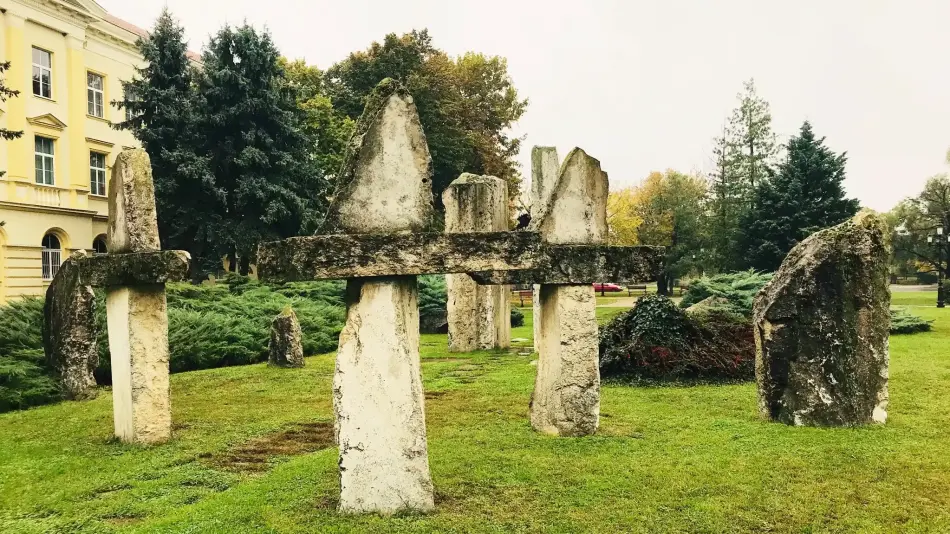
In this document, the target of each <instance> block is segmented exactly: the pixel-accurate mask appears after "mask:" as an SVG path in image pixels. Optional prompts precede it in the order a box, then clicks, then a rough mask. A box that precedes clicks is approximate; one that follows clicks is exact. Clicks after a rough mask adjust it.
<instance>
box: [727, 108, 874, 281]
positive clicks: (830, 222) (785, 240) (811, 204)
mask: <svg viewBox="0 0 950 534" xmlns="http://www.w3.org/2000/svg"><path fill="white" fill-rule="evenodd" d="M846 162H847V155H846V154H845V153H841V154H835V153H834V152H833V151H832V150H831V149H829V148H828V147H826V146H825V138H824V137H822V138H820V139H819V138H816V137H815V134H814V132H813V131H812V127H811V124H810V123H809V122H808V121H805V123H804V124H802V126H801V130H800V131H799V133H798V135H797V136H795V137H792V138H791V140H790V141H789V144H788V153H787V157H786V159H785V161H783V162H782V163H781V164H780V165H779V166H778V169H777V172H776V174H775V176H774V177H773V178H771V179H770V180H766V181H763V182H760V183H759V184H758V186H757V187H756V189H755V194H754V196H753V202H752V207H751V209H750V210H749V211H747V212H746V213H745V214H744V215H743V216H742V218H741V222H740V239H739V244H740V248H741V249H742V250H743V251H744V252H745V262H746V265H747V266H748V267H751V268H754V269H758V270H765V271H773V270H775V269H778V267H779V266H780V265H781V263H782V260H783V259H784V258H785V255H786V254H788V252H789V251H790V250H791V249H792V247H794V246H795V245H796V244H797V243H798V242H799V241H801V240H802V239H804V238H806V237H808V236H809V235H811V234H812V233H814V232H816V231H818V230H821V229H822V228H826V227H829V226H834V225H836V224H840V223H842V222H844V221H846V220H847V219H849V218H851V217H852V216H854V214H855V213H857V211H858V209H859V208H860V205H859V202H858V201H857V200H856V199H849V198H846V197H845V192H844V184H843V182H844V179H845V163H846Z"/></svg>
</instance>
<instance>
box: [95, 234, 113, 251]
mask: <svg viewBox="0 0 950 534" xmlns="http://www.w3.org/2000/svg"><path fill="white" fill-rule="evenodd" d="M92 252H93V253H94V254H105V253H107V252H109V250H108V249H107V248H106V239H105V238H104V237H102V236H99V237H97V238H95V239H93V240H92Z"/></svg>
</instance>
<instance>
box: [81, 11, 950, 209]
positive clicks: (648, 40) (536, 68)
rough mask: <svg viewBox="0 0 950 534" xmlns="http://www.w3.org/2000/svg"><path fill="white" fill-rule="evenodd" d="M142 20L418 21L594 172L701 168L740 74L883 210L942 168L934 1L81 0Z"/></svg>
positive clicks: (324, 40)
mask: <svg viewBox="0 0 950 534" xmlns="http://www.w3.org/2000/svg"><path fill="white" fill-rule="evenodd" d="M98 1H99V3H100V4H101V5H102V6H103V7H104V8H106V9H107V10H109V11H110V12H111V13H112V14H114V15H116V16H118V17H120V18H123V19H125V20H128V21H129V22H132V23H134V24H136V25H139V26H142V27H144V28H151V27H152V25H153V22H154V20H155V18H156V17H157V16H158V14H159V13H160V11H161V9H162V7H163V6H165V5H168V7H169V8H170V9H171V11H172V13H174V15H175V16H176V17H177V18H178V19H179V21H180V22H181V23H182V24H183V26H184V27H185V28H186V30H187V34H188V38H189V40H190V46H191V48H192V49H193V50H195V51H200V50H201V47H202V46H203V45H204V43H205V42H206V41H207V39H208V36H209V35H210V34H211V33H213V32H214V31H216V30H217V29H218V28H220V27H221V26H222V25H224V24H226V23H231V24H238V23H241V22H243V21H245V20H247V21H248V22H249V23H251V24H253V25H255V26H257V27H259V28H267V29H268V30H270V32H271V33H272V34H273V37H274V40H275V41H276V43H277V45H278V47H279V48H280V50H281V52H282V53H283V54H284V55H285V56H288V57H291V58H305V59H306V60H307V61H308V62H309V63H311V64H314V65H317V66H319V67H321V68H326V67H328V66H330V65H331V64H332V63H334V62H336V61H338V60H340V59H343V58H344V57H346V55H347V54H348V53H349V52H351V51H353V50H358V49H365V48H366V47H367V46H368V45H369V44H370V42H372V41H374V40H381V39H382V37H383V36H384V35H385V34H386V33H389V32H397V33H403V32H407V31H409V30H412V29H413V28H417V29H421V28H428V29H429V31H430V33H431V34H432V36H433V39H434V42H435V45H436V46H438V47H439V48H442V49H443V50H445V51H446V52H448V53H449V54H452V55H458V54H461V53H463V52H465V51H469V50H472V51H478V52H483V53H486V54H495V55H501V56H504V57H506V58H508V66H509V72H510V73H511V76H512V78H513V79H514V83H515V86H516V87H517V88H518V90H519V92H520V93H521V95H523V96H525V97H528V98H529V99H530V105H529V107H528V111H527V113H525V115H524V117H523V118H522V120H521V121H520V122H519V124H518V125H517V127H516V129H515V133H516V134H518V135H521V134H526V135H527V139H526V140H525V149H524V150H523V151H522V152H523V153H522V155H521V157H520V160H521V162H522V168H523V171H524V173H525V174H526V176H527V175H529V174H530V168H531V167H530V163H529V162H530V147H531V146H533V145H555V146H557V147H558V150H559V152H560V156H561V157H562V158H563V157H564V156H565V155H566V154H567V151H568V150H570V149H571V148H572V147H574V146H580V147H581V148H583V149H585V150H586V151H587V152H588V153H589V154H591V155H592V156H594V157H596V158H598V159H600V161H601V164H602V166H603V168H604V169H605V170H606V171H607V172H608V173H609V175H610V181H611V188H612V189H614V188H619V187H623V186H625V185H630V184H633V183H636V182H637V181H639V180H640V179H642V178H643V177H644V176H646V175H647V174H648V173H649V172H650V171H652V170H663V169H666V168H674V169H677V170H681V171H691V170H699V171H704V172H708V171H709V170H711V168H712V158H711V155H712V138H713V137H714V136H715V135H716V134H717V132H719V131H720V130H721V128H722V124H723V123H724V122H725V120H726V119H727V117H728V115H729V114H730V112H731V110H732V109H733V108H734V107H735V105H736V94H737V93H738V92H739V91H740V90H741V88H742V82H743V81H744V80H747V79H749V78H754V79H755V82H756V85H757V87H758V91H759V94H760V95H761V96H763V97H764V98H765V99H766V100H768V101H769V103H770V104H771V106H772V116H773V127H774V129H775V131H776V132H777V133H778V134H779V138H780V140H783V139H787V138H788V136H789V135H792V134H794V133H795V132H797V131H798V128H799V126H800V125H801V123H802V121H803V120H805V119H808V120H810V121H811V122H812V125H813V126H814V129H815V132H816V133H817V134H818V135H821V136H826V137H827V141H826V142H827V144H828V145H829V146H830V147H831V148H832V149H833V150H835V151H845V150H846V151H847V152H848V157H849V161H848V168H847V171H848V179H847V181H846V187H847V190H848V193H849V194H850V195H852V196H857V197H858V198H859V199H860V200H861V201H862V203H863V204H864V205H865V206H869V207H872V208H875V209H881V210H886V209H889V208H890V207H892V206H893V204H894V203H895V202H896V201H898V200H899V199H901V198H903V197H906V196H911V195H915V194H917V193H918V192H919V191H920V189H921V187H922V186H923V183H924V182H925V180H926V179H927V178H928V177H929V176H931V175H933V174H936V173H940V172H944V171H945V170H946V166H945V164H944V156H945V154H946V152H947V149H948V148H950V70H948V69H950V67H948V63H947V56H948V52H950V47H948V43H950V29H948V21H950V0H834V1H832V2H829V1H826V0H798V1H796V2H779V1H777V0H775V1H773V0H768V1H762V0H717V1H709V0H688V1H687V0H679V1H676V0H665V1H659V0H656V1H645V0H626V1H625V0H615V1H611V0H599V1H588V2H576V1H572V2H556V1H542V0H531V1H529V0H478V1H464V2H463V1H453V0H397V1H381V0H334V1H332V2H329V1H323V0H307V1H293V0H267V1H261V0H134V1H130V0H98Z"/></svg>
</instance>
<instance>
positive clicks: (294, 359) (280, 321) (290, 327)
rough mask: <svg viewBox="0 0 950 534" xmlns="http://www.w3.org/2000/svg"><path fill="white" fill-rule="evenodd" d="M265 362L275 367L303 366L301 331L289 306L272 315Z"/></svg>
mask: <svg viewBox="0 0 950 534" xmlns="http://www.w3.org/2000/svg"><path fill="white" fill-rule="evenodd" d="M267 352H268V357H267V363H268V365H275V366H277V367H303V366H304V359H303V332H301V331H300V321H298V320H297V314H296V313H294V310H293V309H291V308H290V306H288V307H286V308H284V311H282V312H280V315H278V316H277V317H274V320H273V321H271V325H270V343H269V344H268V346H267Z"/></svg>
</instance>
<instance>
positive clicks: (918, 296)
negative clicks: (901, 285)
mask: <svg viewBox="0 0 950 534" xmlns="http://www.w3.org/2000/svg"><path fill="white" fill-rule="evenodd" d="M891 305H893V306H924V307H934V308H935V307H936V306H937V292H936V291H892V292H891Z"/></svg>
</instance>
